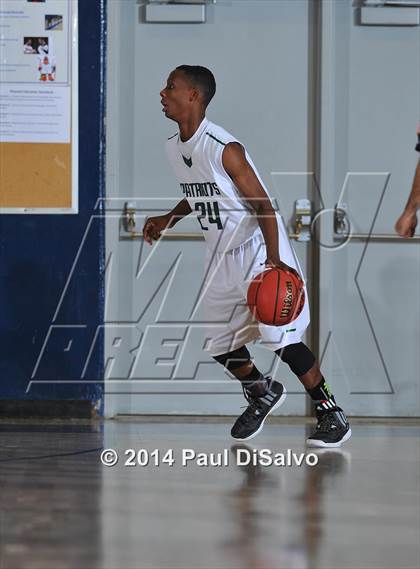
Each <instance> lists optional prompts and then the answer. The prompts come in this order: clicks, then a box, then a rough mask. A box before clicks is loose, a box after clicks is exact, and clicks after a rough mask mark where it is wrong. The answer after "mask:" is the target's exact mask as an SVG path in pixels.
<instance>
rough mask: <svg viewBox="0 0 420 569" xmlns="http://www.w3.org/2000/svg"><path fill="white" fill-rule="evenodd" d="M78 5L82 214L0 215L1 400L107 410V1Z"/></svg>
mask: <svg viewBox="0 0 420 569" xmlns="http://www.w3.org/2000/svg"><path fill="white" fill-rule="evenodd" d="M78 7H79V18H78V19H79V213H78V214H77V215H1V216H0V399H1V400H25V399H27V400H62V399H72V400H88V401H91V402H92V405H94V406H96V407H97V408H99V409H100V408H101V405H102V396H103V333H102V328H101V325H102V324H103V310H104V274H103V273H104V254H105V253H104V243H105V235H104V220H103V219H102V218H101V217H100V209H98V207H97V204H98V198H102V197H103V196H104V149H105V144H104V143H105V140H104V127H103V121H104V93H105V84H104V72H105V36H106V28H105V25H106V17H105V1H104V0H100V1H93V0H90V1H89V2H87V1H86V0H85V1H80V2H79V5H78ZM37 363H38V366H37ZM31 380H32V381H31Z"/></svg>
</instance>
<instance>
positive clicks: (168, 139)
mask: <svg viewBox="0 0 420 569" xmlns="http://www.w3.org/2000/svg"><path fill="white" fill-rule="evenodd" d="M177 134H178V133H177V132H176V133H175V134H173V135H172V136H170V137H169V138H168V140H171V138H174V137H175V136H176V135H177Z"/></svg>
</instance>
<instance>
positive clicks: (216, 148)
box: [166, 118, 268, 252]
mask: <svg viewBox="0 0 420 569" xmlns="http://www.w3.org/2000/svg"><path fill="white" fill-rule="evenodd" d="M230 142H239V141H238V140H237V139H236V138H235V137H234V136H232V135H231V134H230V133H228V132H227V131H226V130H225V129H223V128H222V127H220V126H217V125H215V124H213V123H212V122H210V121H209V120H207V119H206V118H204V120H203V122H202V123H201V124H200V126H199V128H198V129H197V131H196V132H195V133H194V135H193V136H192V137H191V138H190V139H189V140H187V141H186V142H182V141H181V137H180V135H179V133H177V134H175V135H173V136H172V137H171V138H169V139H168V142H167V143H166V149H167V153H168V157H169V161H170V163H171V164H172V167H173V169H174V171H175V175H176V177H177V178H178V181H179V183H180V187H181V192H182V194H183V196H184V198H186V199H187V200H188V203H189V205H190V206H191V209H192V210H193V212H196V213H197V218H198V222H199V224H200V226H201V229H202V231H203V234H204V237H205V239H206V243H207V246H208V247H209V248H210V249H211V250H212V251H218V252H222V251H228V250H230V249H234V248H236V247H238V246H239V245H241V244H242V243H244V242H245V241H247V240H248V239H250V238H251V237H253V236H255V235H256V234H257V233H258V232H261V230H260V227H259V224H258V220H257V217H256V214H255V211H254V209H253V208H252V207H251V206H250V205H249V204H248V203H247V202H246V200H245V198H243V197H242V196H241V194H240V192H239V190H238V189H237V187H236V186H235V184H234V183H233V181H232V180H231V178H230V177H229V175H228V174H227V172H226V170H225V169H224V167H223V163H222V153H223V150H224V148H225V146H226V144H228V143H230ZM245 152H246V151H245ZM246 158H247V160H248V162H249V163H250V164H251V166H252V167H253V169H254V171H255V173H256V175H257V176H258V179H259V180H260V182H261V184H262V185H263V187H264V189H265V190H266V188H265V186H264V184H263V182H262V180H261V177H260V176H259V174H258V172H257V170H256V168H255V166H254V164H253V162H252V160H251V158H250V157H249V155H248V153H247V152H246ZM266 191H267V190H266ZM267 193H268V192H267Z"/></svg>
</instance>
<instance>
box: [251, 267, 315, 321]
mask: <svg viewBox="0 0 420 569" xmlns="http://www.w3.org/2000/svg"><path fill="white" fill-rule="evenodd" d="M247 302H248V307H249V309H250V310H251V312H252V314H253V315H254V317H255V318H256V319H257V320H258V321H259V322H262V323H263V324H269V325H270V326H284V325H285V324H290V322H293V320H295V319H296V318H297V317H298V316H299V314H300V313H301V312H302V309H303V305H304V304H305V291H304V288H303V282H302V280H301V279H300V278H298V277H296V276H295V275H294V274H293V273H289V272H287V271H284V270H283V269H279V268H270V269H267V270H265V271H264V272H262V273H260V274H259V275H257V276H256V277H255V278H254V279H253V281H252V282H251V284H250V285H249V287H248V295H247Z"/></svg>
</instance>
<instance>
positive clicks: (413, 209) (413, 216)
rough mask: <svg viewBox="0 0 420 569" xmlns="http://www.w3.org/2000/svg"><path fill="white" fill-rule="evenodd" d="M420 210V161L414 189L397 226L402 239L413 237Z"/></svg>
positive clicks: (396, 228)
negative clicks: (419, 210)
mask: <svg viewBox="0 0 420 569" xmlns="http://www.w3.org/2000/svg"><path fill="white" fill-rule="evenodd" d="M419 208H420V160H419V162H418V163H417V168H416V172H415V174H414V180H413V187H412V189H411V193H410V195H409V197H408V201H407V205H406V206H405V208H404V211H403V212H402V214H401V215H400V217H399V218H398V220H397V223H396V224H395V231H396V232H397V233H398V235H400V236H401V237H413V235H414V232H415V230H416V226H417V210H418V209H419Z"/></svg>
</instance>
